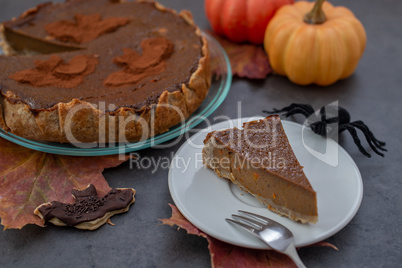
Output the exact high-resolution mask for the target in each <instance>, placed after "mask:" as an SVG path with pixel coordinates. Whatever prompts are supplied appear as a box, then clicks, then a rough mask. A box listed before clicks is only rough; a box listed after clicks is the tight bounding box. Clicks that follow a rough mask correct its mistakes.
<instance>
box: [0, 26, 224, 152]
mask: <svg viewBox="0 0 402 268" xmlns="http://www.w3.org/2000/svg"><path fill="white" fill-rule="evenodd" d="M204 36H205V37H206V38H207V40H208V43H209V50H210V56H211V63H212V64H213V66H214V68H215V70H216V73H219V75H217V76H215V77H213V78H212V83H211V87H210V89H209V92H208V95H207V97H206V98H205V100H204V101H203V103H202V104H201V106H200V107H199V108H198V109H197V110H196V111H195V112H194V113H193V114H192V115H191V116H190V117H189V118H187V120H186V121H185V122H183V123H181V124H179V125H176V126H174V127H172V128H171V129H170V130H169V131H167V132H165V133H162V134H160V135H157V136H155V137H153V138H150V139H148V140H145V141H141V142H132V143H124V144H103V145H98V144H79V145H77V146H75V145H73V144H63V143H55V142H43V141H34V140H29V139H25V138H22V137H19V136H17V135H14V134H12V133H8V132H5V131H4V130H3V129H1V128H0V137H2V138H4V139H6V140H9V141H11V142H14V143H17V144H19V145H21V146H24V147H27V148H30V149H34V150H37V151H42V152H47V153H53V154H61V155H76V156H98V155H112V154H122V153H128V152H133V151H138V150H142V149H145V148H148V147H151V146H156V145H158V144H161V143H163V142H166V141H168V140H171V139H174V138H176V137H178V136H180V135H183V134H184V133H186V132H187V131H189V130H190V129H192V128H194V127H195V126H197V125H198V124H199V123H201V122H202V121H203V120H205V118H206V117H208V116H209V115H210V114H211V113H212V112H214V111H215V110H216V109H217V108H218V107H219V105H220V104H221V103H222V102H223V100H224V99H225V98H226V96H227V94H228V92H229V89H230V86H231V83H232V75H231V73H232V71H231V68H230V62H229V59H228V57H227V55H226V53H225V51H224V50H223V48H222V47H221V45H220V44H219V43H218V41H216V40H215V39H214V38H213V37H211V36H210V35H208V34H206V33H204ZM0 54H3V53H2V51H1V50H0ZM83 147H85V148H83Z"/></svg>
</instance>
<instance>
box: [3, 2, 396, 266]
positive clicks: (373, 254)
mask: <svg viewBox="0 0 402 268" xmlns="http://www.w3.org/2000/svg"><path fill="white" fill-rule="evenodd" d="M40 2H41V1H39V0H31V1H28V0H9V1H5V0H0V21H4V20H8V19H10V18H12V16H16V15H18V14H20V13H21V12H22V11H24V10H26V9H27V8H29V7H32V6H33V5H35V4H37V3H40ZM160 2H161V3H163V4H164V5H166V6H168V7H172V8H174V9H176V10H180V9H188V10H190V11H192V12H193V15H194V19H195V21H196V23H197V24H198V25H199V26H200V27H201V28H202V29H207V28H209V25H208V22H207V20H206V18H205V14H204V7H203V1H185V0H171V1H169V0H163V1H160ZM332 2H333V4H336V5H346V6H347V7H349V8H350V9H351V10H352V11H353V12H354V13H355V14H356V16H357V17H358V18H359V19H360V20H361V22H362V23H363V25H364V26H365V29H366V32H367V40H368V41H367V47H366V51H365V53H364V56H363V58H362V59H361V61H360V64H359V66H358V68H357V70H356V72H355V74H354V75H353V76H352V77H350V78H348V79H346V80H344V81H340V82H337V83H336V84H334V85H333V86H330V87H325V88H320V87H316V86H308V87H299V86H297V85H294V84H292V83H291V82H289V81H288V80H287V79H286V78H282V77H278V76H270V77H268V78H267V79H266V80H263V81H250V80H245V79H237V78H235V79H234V81H233V86H232V88H231V90H230V92H229V95H228V97H227V99H226V100H225V101H224V103H223V104H222V105H221V106H220V107H219V108H218V109H217V110H216V111H215V112H214V114H212V116H211V118H213V117H214V116H217V115H227V116H229V117H231V118H236V117H237V111H236V106H237V102H238V101H241V102H242V107H243V112H242V116H253V115H262V114H261V110H263V109H271V108H273V107H276V108H279V107H283V106H285V105H288V104H290V103H292V102H300V103H311V104H313V105H314V107H316V108H318V107H320V106H322V105H326V104H328V103H330V102H333V101H337V100H338V101H339V104H340V105H341V106H343V107H346V108H347V109H349V111H350V112H351V115H352V119H354V120H358V119H361V120H363V121H365V122H366V123H367V124H368V125H369V126H371V128H372V129H373V131H374V133H375V134H376V136H377V137H378V138H380V139H382V140H385V141H386V142H387V148H388V150H389V151H388V153H386V156H385V158H381V157H379V156H377V155H373V157H372V158H371V159H368V158H366V157H364V156H363V155H361V154H360V153H359V152H358V150H357V148H356V147H355V146H354V144H353V142H352V141H351V139H350V137H348V136H345V135H342V137H341V140H340V142H341V145H342V146H343V147H344V148H345V149H346V150H347V151H348V152H349V153H350V155H351V156H352V157H353V159H354V160H355V162H356V164H357V166H358V167H359V169H360V171H361V174H362V177H363V182H364V197H363V202H362V204H361V207H360V209H359V211H358V212H357V215H356V217H355V218H354V219H353V220H352V221H351V222H350V223H349V224H348V225H347V226H346V227H345V228H344V229H343V230H341V231H340V232H339V233H337V234H336V235H334V236H333V237H330V238H329V239H327V241H328V242H331V243H333V244H334V245H335V246H337V247H338V248H339V251H335V250H333V249H330V248H322V247H308V248H303V249H301V250H300V251H299V253H300V255H301V258H302V260H303V261H304V262H305V264H306V265H307V266H308V267H400V265H401V263H402V254H401V252H402V246H401V241H400V240H401V238H402V234H401V226H402V217H401V215H402V209H401V208H402V198H401V194H400V193H401V190H402V189H401V184H400V180H401V179H400V174H401V171H402V169H401V160H402V154H401V150H402V142H401V140H402V139H401V138H400V135H401V133H402V126H401V125H402V124H401V113H402V107H401V106H402V105H401V101H402V88H401V85H402V71H401V70H402V29H401V25H402V15H401V14H402V2H401V1H398V0H394V1H392V0H384V1H374V0H354V1H341V0H337V1H332ZM297 118H298V119H299V120H300V119H301V118H300V117H297ZM201 126H202V125H201ZM182 142H183V141H182ZM182 142H180V144H178V145H176V146H174V147H172V148H169V149H163V150H161V149H147V150H143V151H141V152H140V156H141V157H157V156H158V157H159V156H162V157H171V155H172V153H174V152H176V150H177V149H178V148H179V146H180V145H181V143H182ZM364 144H365V143H364ZM104 174H105V177H106V178H107V180H108V182H109V184H110V185H111V186H112V187H133V188H135V189H136V190H137V195H136V203H135V204H134V205H133V206H132V208H131V209H130V211H129V212H128V213H126V214H124V215H121V216H115V217H113V222H114V223H115V224H116V226H109V225H106V226H103V227H102V228H100V229H99V230H97V231H95V232H86V231H79V230H75V229H71V228H56V227H54V226H49V227H47V228H40V227H37V226H27V227H24V228H23V229H22V230H7V231H5V232H0V266H1V267H18V266H19V267H24V266H25V267H28V266H29V267H42V266H45V267H46V266H48V267H61V266H71V267H73V266H93V267H107V266H109V267H110V266H112V267H117V266H122V267H128V266H131V267H189V266H192V267H209V266H210V256H209V253H208V249H207V242H206V240H205V239H204V238H200V237H196V236H191V235H187V234H186V232H185V231H183V230H181V231H177V230H176V229H175V228H171V227H168V226H160V225H159V224H158V219H159V218H168V217H170V213H171V211H170V208H169V206H168V203H172V202H173V201H172V199H171V197H170V194H169V190H168V185H167V174H168V170H167V169H160V170H158V171H157V172H156V173H154V174H152V172H151V170H138V169H136V168H130V165H129V163H128V162H127V163H125V164H123V165H121V166H120V167H117V168H113V169H109V170H106V171H105V173H104ZM340 198H341V197H340Z"/></svg>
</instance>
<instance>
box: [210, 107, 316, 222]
mask: <svg viewBox="0 0 402 268" xmlns="http://www.w3.org/2000/svg"><path fill="white" fill-rule="evenodd" d="M202 155H203V162H204V165H205V166H206V167H208V168H210V169H212V170H214V171H215V172H216V173H217V175H218V176H220V177H222V178H226V179H228V180H230V181H231V182H233V183H234V184H236V185H237V186H238V187H240V188H241V189H242V190H244V191H245V192H248V193H250V194H251V195H253V196H254V197H255V198H257V200H258V201H259V202H261V203H263V204H264V205H266V206H267V208H268V209H269V210H271V211H273V212H275V213H277V214H279V215H282V216H285V217H288V218H290V219H291V220H294V221H300V222H302V223H316V222H317V221H318V213H317V197H316V192H315V191H314V189H313V187H312V186H311V184H310V182H309V181H308V179H307V177H306V175H305V174H304V172H303V167H302V166H301V165H300V163H299V161H298V160H297V158H296V156H295V154H294V152H293V150H292V148H291V146H290V144H289V141H288V138H287V136H286V134H285V131H284V129H283V127H282V123H281V121H280V118H279V116H277V115H272V116H268V117H266V118H265V119H261V120H257V121H252V122H247V123H244V125H243V129H238V128H233V129H227V130H222V131H213V132H211V133H209V134H208V135H207V137H206V139H205V140H204V148H203V151H202Z"/></svg>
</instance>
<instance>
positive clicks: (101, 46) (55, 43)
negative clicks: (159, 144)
mask: <svg viewBox="0 0 402 268" xmlns="http://www.w3.org/2000/svg"><path fill="white" fill-rule="evenodd" d="M3 27H4V37H5V41H6V42H7V43H8V44H9V46H10V48H12V49H13V52H17V53H22V54H27V53H28V54H30V55H19V56H0V92H1V93H2V94H3V95H4V96H6V97H7V99H8V100H9V101H10V102H22V103H25V104H27V105H28V106H29V107H30V109H33V110H40V109H49V108H52V107H53V106H54V105H56V104H57V103H68V102H70V101H71V100H72V99H78V100H82V101H86V102H89V103H93V104H99V103H100V102H102V103H103V104H104V105H105V107H106V108H105V110H106V111H114V110H116V109H118V108H120V107H129V108H134V109H137V110H140V109H142V108H144V107H146V106H149V105H152V104H155V103H157V100H158V98H159V96H160V95H161V94H162V92H164V91H165V90H167V91H168V92H174V91H177V90H180V89H181V88H182V84H188V83H189V79H190V77H191V74H192V73H193V72H194V71H195V70H196V69H197V67H198V63H199V60H200V58H201V57H202V56H203V55H202V46H203V43H202V39H201V37H200V36H198V35H197V34H196V31H195V26H192V25H189V23H188V22H187V21H186V20H185V19H183V18H182V17H180V16H178V15H176V14H174V13H173V12H169V11H166V10H165V11H164V10H158V9H156V8H155V4H154V3H146V2H145V3H136V2H134V3H133V2H126V3H115V1H107V0H101V1H94V0H86V1H84V0H75V1H69V2H66V3H62V4H44V5H41V6H39V7H38V8H37V9H32V10H31V11H28V12H26V13H25V14H23V15H22V17H20V18H17V19H16V20H14V21H9V22H5V23H4V24H3ZM55 47H56V48H57V49H55ZM77 49H78V50H77ZM71 50H73V51H71ZM55 51H58V52H57V54H56V55H55V54H53V55H49V54H48V53H55ZM60 51H64V52H60ZM32 54H39V55H32Z"/></svg>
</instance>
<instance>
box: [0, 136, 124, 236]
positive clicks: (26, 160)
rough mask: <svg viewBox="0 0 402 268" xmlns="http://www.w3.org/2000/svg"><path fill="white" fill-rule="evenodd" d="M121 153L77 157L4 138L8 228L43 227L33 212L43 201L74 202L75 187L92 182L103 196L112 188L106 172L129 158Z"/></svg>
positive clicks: (1, 172) (3, 214) (0, 142)
mask: <svg viewBox="0 0 402 268" xmlns="http://www.w3.org/2000/svg"><path fill="white" fill-rule="evenodd" d="M127 159H128V156H125V157H124V158H123V159H122V160H121V159H119V157H118V156H102V157H75V156H60V155H53V154H47V153H42V152H38V151H34V150H31V149H27V148H24V147H21V146H19V145H16V144H14V143H11V142H9V141H6V140H4V139H1V138H0V218H1V224H2V225H3V226H4V229H10V228H15V229H21V228H22V227H24V226H25V225H27V224H37V225H39V226H43V225H44V223H43V221H42V220H41V219H39V217H37V216H35V215H34V214H33V212H34V210H35V208H36V207H37V206H39V205H40V204H42V203H45V202H49V201H53V200H57V201H60V202H62V203H73V202H74V199H73V197H72V195H71V190H72V189H73V188H76V189H80V190H82V189H85V188H86V187H87V186H88V184H90V183H92V184H93V185H95V187H96V189H97V190H98V195H99V196H103V195H105V194H106V193H107V192H108V191H110V187H109V185H108V183H107V182H106V180H105V178H104V177H103V175H102V171H103V170H104V169H105V168H110V167H115V166H117V165H119V164H121V163H122V162H124V161H126V160H127Z"/></svg>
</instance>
